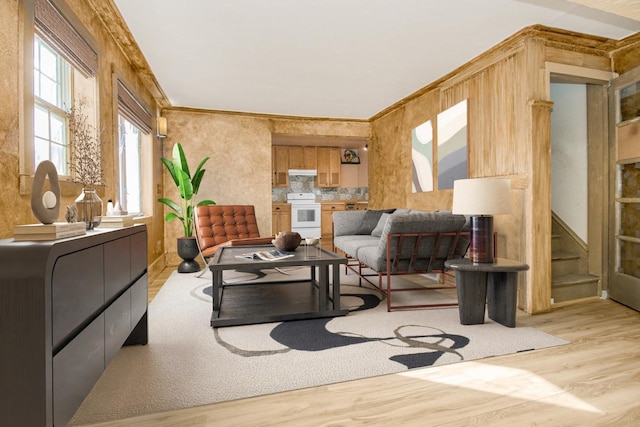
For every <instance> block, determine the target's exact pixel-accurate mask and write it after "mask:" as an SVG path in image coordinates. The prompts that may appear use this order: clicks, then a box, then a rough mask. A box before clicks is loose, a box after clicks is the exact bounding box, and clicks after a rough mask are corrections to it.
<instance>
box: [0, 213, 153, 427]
mask: <svg viewBox="0 0 640 427" xmlns="http://www.w3.org/2000/svg"><path fill="white" fill-rule="evenodd" d="M147 289H148V279H147V228H146V226H145V225H135V226H133V227H127V228H122V229H109V230H92V231H89V232H87V234H86V235H85V236H80V237H72V238H68V239H61V240H55V241H44V242H15V241H14V240H13V239H5V240H0V396H2V398H1V399H0V425H2V426H5V425H6V426H66V425H67V423H68V422H69V420H70V419H71V418H72V417H73V415H74V413H75V412H76V410H77V409H78V407H79V406H80V404H81V403H82V401H83V400H84V398H85V397H86V395H87V394H88V393H89V392H90V391H91V388H92V387H93V385H94V384H95V383H96V381H97V380H98V378H99V377H100V375H101V374H102V372H103V371H104V369H105V368H106V366H107V364H108V363H109V361H110V360H111V359H112V358H113V357H114V356H115V354H116V353H117V352H118V350H119V349H120V347H122V345H123V344H146V343H147V337H148V335H147V334H148V332H147V331H148V330H147Z"/></svg>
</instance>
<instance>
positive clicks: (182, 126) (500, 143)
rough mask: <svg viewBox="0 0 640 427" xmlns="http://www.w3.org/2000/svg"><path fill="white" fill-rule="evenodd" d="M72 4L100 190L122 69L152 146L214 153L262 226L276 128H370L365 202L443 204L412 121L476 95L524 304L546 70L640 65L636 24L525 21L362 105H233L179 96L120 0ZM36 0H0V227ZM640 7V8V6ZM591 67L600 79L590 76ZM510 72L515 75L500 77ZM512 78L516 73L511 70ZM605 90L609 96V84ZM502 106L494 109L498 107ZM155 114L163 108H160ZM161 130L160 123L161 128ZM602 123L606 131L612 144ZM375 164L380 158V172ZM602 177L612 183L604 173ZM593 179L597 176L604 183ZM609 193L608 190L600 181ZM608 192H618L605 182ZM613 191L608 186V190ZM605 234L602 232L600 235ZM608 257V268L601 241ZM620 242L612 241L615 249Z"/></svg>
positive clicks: (544, 177)
mask: <svg viewBox="0 0 640 427" xmlns="http://www.w3.org/2000/svg"><path fill="white" fill-rule="evenodd" d="M53 3H54V4H55V5H56V6H57V7H59V9H60V11H61V12H62V14H63V15H64V16H65V18H67V19H69V20H70V21H71V22H72V24H74V25H75V26H77V27H76V28H77V29H78V31H79V32H80V33H81V35H82V36H86V37H87V38H89V39H91V43H90V44H92V45H93V46H94V47H95V49H96V50H97V51H98V52H99V56H98V61H99V67H98V69H99V71H98V73H97V74H96V80H97V82H98V88H99V97H98V98H99V108H98V110H99V114H100V122H101V123H102V124H103V130H104V134H103V137H104V140H105V141H110V142H107V143H106V144H105V146H104V148H103V153H104V162H105V184H104V186H102V187H101V188H99V189H98V192H99V194H100V195H101V197H102V198H103V200H105V201H106V200H107V199H111V198H114V196H115V195H116V194H117V188H116V184H115V183H116V182H117V178H116V167H115V165H116V154H115V152H116V150H115V143H114V142H113V141H115V139H116V137H115V133H116V130H115V128H116V124H115V120H114V117H115V116H116V115H117V114H116V110H117V108H116V107H115V106H114V105H115V101H114V99H115V97H114V93H115V89H114V79H117V78H118V77H119V78H120V79H121V80H123V81H125V82H127V84H128V85H129V87H130V89H132V91H134V92H135V93H136V95H137V96H138V97H139V101H140V102H141V103H142V104H144V105H145V106H146V107H147V108H148V109H149V110H150V112H151V113H152V116H153V117H154V118H155V117H160V116H161V117H164V118H166V119H167V123H168V135H167V137H166V138H164V139H157V138H155V137H152V138H149V140H148V144H149V148H148V150H149V154H150V157H151V158H153V159H156V160H157V159H159V158H160V157H169V156H170V150H171V148H172V146H173V144H174V143H176V142H180V143H182V144H183V145H184V147H185V150H186V151H187V154H188V156H189V158H190V159H199V158H202V157H203V156H210V157H211V160H210V161H209V163H208V164H207V174H206V178H205V181H204V184H203V187H202V189H201V192H200V194H199V197H202V198H203V199H204V198H206V199H213V200H215V201H216V202H217V203H219V204H252V205H255V206H256V210H257V212H258V218H259V228H260V230H264V234H269V233H270V230H271V203H272V188H271V162H269V161H268V159H270V158H271V146H272V139H273V135H274V134H277V135H312V136H332V137H345V138H354V137H355V138H365V139H367V140H368V141H369V143H368V149H369V151H368V164H369V176H368V187H369V206H370V208H372V209H385V208H395V207H404V208H408V209H412V208H413V209H423V210H436V209H449V208H450V207H451V201H452V191H451V190H435V191H432V192H424V193H413V192H412V190H411V174H410V171H411V150H410V141H409V140H408V136H409V135H410V134H411V129H413V128H414V127H416V126H417V125H419V124H420V123H422V122H424V121H425V120H429V119H432V118H435V117H436V116H437V114H438V113H440V112H441V111H443V110H445V109H447V108H448V107H450V106H452V105H454V104H456V103H457V102H459V101H461V100H464V99H468V102H469V124H470V126H469V157H468V165H469V166H468V174H469V176H470V177H491V176H499V177H508V178H510V179H511V181H512V195H513V214H512V215H510V216H508V217H501V218H496V231H497V232H498V236H499V240H498V243H499V244H498V251H499V252H498V255H499V256H504V257H508V258H511V259H515V260H519V261H522V262H525V263H527V264H528V265H529V266H530V269H529V271H528V272H527V273H526V274H525V275H524V276H523V278H522V280H521V283H520V288H519V304H518V305H519V308H520V309H521V310H523V311H524V312H526V313H529V314H536V313H545V312H548V311H550V310H551V309H552V305H551V298H550V292H551V290H550V286H551V253H550V251H549V250H548V248H549V247H550V246H551V243H550V242H551V235H552V231H551V220H550V215H551V200H550V185H551V183H550V182H549V180H550V178H549V170H550V164H549V163H550V156H549V155H548V151H549V150H550V148H549V140H550V135H549V133H550V127H549V122H550V116H551V109H552V103H551V102H550V98H549V85H550V83H551V80H550V79H551V77H550V76H551V74H554V75H555V76H558V75H562V76H571V77H572V78H574V79H578V80H581V81H590V82H593V81H596V80H597V81H601V80H599V79H600V78H601V77H600V76H602V75H604V74H606V73H608V74H609V75H611V76H613V74H612V73H613V72H616V73H617V74H619V75H624V74H625V73H628V72H632V71H633V70H634V69H635V68H636V67H638V65H640V57H638V54H637V52H638V47H639V44H640V37H639V36H638V34H635V35H632V36H630V37H628V38H625V39H623V40H609V39H604V38H602V37H597V36H590V35H584V34H577V33H573V32H570V31H566V30H560V29H554V28H550V27H543V26H538V25H534V26H530V27H527V28H523V29H521V30H520V31H518V32H517V33H515V34H513V35H511V36H509V37H507V38H506V39H505V40H503V41H502V42H500V43H499V44H497V45H495V46H493V47H492V48H491V49H489V50H487V51H485V52H484V53H482V54H481V55H479V56H477V57H475V58H473V60H471V61H469V62H468V63H465V64H464V65H462V66H460V67H459V68H456V69H453V70H450V72H449V73H448V74H446V75H443V76H440V77H439V78H438V79H437V80H435V81H432V82H429V83H428V84H427V85H426V86H424V87H422V88H416V89H415V90H416V91H415V92H414V93H412V94H411V95H409V96H407V97H405V98H403V99H398V100H397V102H395V103H394V104H392V105H389V106H387V107H386V108H385V109H383V110H381V111H379V112H376V113H375V114H374V115H373V116H371V117H369V118H367V119H343V118H315V117H296V116H280V115H267V114H255V113H242V112H230V111H213V110H207V109H199V108H187V107H183V106H181V105H174V104H173V103H172V102H170V100H169V98H168V97H167V96H166V95H165V94H164V92H163V89H162V87H161V85H160V84H159V83H158V81H157V80H156V78H155V76H154V72H158V71H157V70H152V69H150V68H149V66H148V64H147V62H146V60H145V58H144V55H143V54H142V52H141V51H140V49H139V48H138V47H137V46H136V44H135V40H134V39H133V38H132V34H131V33H130V31H129V30H128V29H127V28H126V25H125V24H124V23H123V22H122V21H121V16H120V14H119V13H118V12H117V8H116V6H115V4H114V2H112V1H109V2H99V1H94V0H92V1H88V2H85V1H79V0H73V1H72V0H68V1H63V0H54V1H53ZM33 4H34V2H33V1H31V0H18V1H13V2H2V5H0V12H1V13H0V16H1V18H0V23H1V24H2V25H1V28H2V30H0V40H1V42H2V45H3V46H4V48H3V50H2V53H1V55H2V59H3V61H2V63H1V64H0V70H2V76H3V81H4V84H2V85H0V94H2V95H3V99H5V100H11V101H10V102H5V103H3V105H2V106H0V111H2V113H3V114H1V115H0V135H1V146H0V147H1V148H0V151H1V152H2V156H1V158H0V165H2V166H3V167H2V168H1V169H0V170H1V171H2V172H0V177H1V178H2V179H0V189H2V193H3V195H4V197H3V199H2V201H1V202H0V212H2V215H1V218H0V236H1V237H3V238H11V237H12V235H13V227H14V226H15V225H18V224H27V223H32V222H34V218H33V215H32V213H31V209H30V204H29V199H30V188H31V183H32V179H31V176H32V175H33V171H34V169H35V165H33V164H31V163H29V162H28V160H29V159H30V158H29V154H28V152H29V150H27V149H25V147H26V146H27V145H28V141H30V140H31V139H30V138H29V137H30V135H32V133H31V132H30V131H29V130H28V123H30V120H29V119H28V117H29V116H30V115H31V113H30V111H32V105H31V104H30V103H29V100H30V99H32V96H31V92H30V88H32V85H31V83H28V81H30V79H31V76H32V75H33V74H32V69H31V68H30V67H29V66H28V65H29V64H30V60H28V59H25V58H29V53H32V52H31V50H30V48H29V46H31V44H32V38H33V19H34V18H33V8H34V6H33ZM635 19H639V18H638V17H636V18H635ZM593 70H595V71H597V72H598V74H597V76H598V79H594V77H593ZM505 82H509V84H505ZM511 82H517V84H515V83H514V84H511ZM600 96H601V99H600V104H606V102H605V98H604V97H605V96H606V95H605V94H601V95H600ZM496 118H499V120H497V119H496ZM154 124H155V122H154ZM153 133H155V129H154V132H153ZM607 138H608V135H607V129H602V130H601V132H600V136H599V140H600V142H601V144H600V146H601V147H602V150H603V151H602V152H608V148H607V147H608V146H609V145H608V144H609V141H608V139H607ZM602 162H603V170H604V171H603V176H608V175H609V173H610V172H609V171H611V170H612V166H613V167H614V166H615V161H613V160H602ZM374 171H375V172H374ZM149 181H150V185H149V187H150V188H151V189H152V193H153V198H154V199H155V198H157V197H161V196H165V197H169V198H174V197H175V196H176V194H177V193H176V192H175V189H174V188H173V187H172V186H171V185H169V184H170V178H169V177H168V175H167V174H166V173H165V172H164V171H163V169H162V164H161V163H160V162H158V161H154V163H153V165H152V167H151V173H150V178H149ZM603 187H604V184H603ZM80 191H81V187H80V186H79V185H78V184H72V183H64V182H63V184H62V196H63V200H62V205H63V206H64V205H70V204H72V203H73V201H74V199H75V197H76V196H77V195H78V194H79V192H80ZM596 191H599V190H596ZM602 193H604V191H602ZM603 197H604V198H603V203H602V206H605V205H607V206H609V204H610V200H611V198H612V197H613V195H610V194H606V195H603ZM610 197H611V198H610ZM164 213H165V212H164V210H163V207H162V206H161V205H160V204H158V203H155V204H153V206H152V208H151V210H150V212H149V214H148V215H147V216H146V217H145V218H143V219H140V220H139V221H140V222H144V223H146V224H147V227H148V236H149V239H148V254H149V275H150V278H151V280H153V279H154V278H156V277H158V275H159V274H160V273H161V272H162V271H163V270H165V268H166V267H167V266H172V265H176V264H177V262H178V256H177V253H176V249H175V241H176V238H177V237H178V236H179V235H180V232H181V231H180V227H179V226H178V225H177V224H173V223H165V222H164V221H163V216H164ZM603 240H607V239H603ZM604 252H605V255H604V256H603V259H602V260H601V264H600V270H601V271H602V272H603V273H605V274H604V276H603V277H605V279H603V280H605V283H604V284H603V289H606V277H607V274H606V273H607V271H608V269H609V260H608V255H607V252H606V251H604ZM612 252H613V251H612Z"/></svg>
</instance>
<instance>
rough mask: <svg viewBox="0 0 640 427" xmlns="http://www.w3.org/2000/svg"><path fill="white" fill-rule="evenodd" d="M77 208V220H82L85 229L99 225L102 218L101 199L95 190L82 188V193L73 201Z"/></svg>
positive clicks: (91, 228)
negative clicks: (85, 226)
mask: <svg viewBox="0 0 640 427" xmlns="http://www.w3.org/2000/svg"><path fill="white" fill-rule="evenodd" d="M75 205H76V209H78V222H80V221H84V223H85V224H86V225H87V230H93V229H94V228H95V227H97V226H99V225H100V221H101V220H102V199H101V198H100V197H98V194H97V193H96V190H94V189H92V188H83V189H82V193H80V195H79V196H78V198H77V199H76V201H75Z"/></svg>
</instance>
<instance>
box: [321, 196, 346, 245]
mask: <svg viewBox="0 0 640 427" xmlns="http://www.w3.org/2000/svg"><path fill="white" fill-rule="evenodd" d="M343 210H344V203H323V204H322V207H321V209H320V234H321V235H322V239H323V240H324V242H325V243H328V242H333V213H334V212H337V211H343Z"/></svg>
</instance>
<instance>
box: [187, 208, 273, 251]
mask: <svg viewBox="0 0 640 427" xmlns="http://www.w3.org/2000/svg"><path fill="white" fill-rule="evenodd" d="M194 216H195V217H194V228H195V231H196V239H198V246H199V247H200V251H201V252H202V255H203V256H204V257H207V258H208V257H210V256H212V255H213V254H214V253H215V252H216V250H217V249H218V248H219V247H220V246H235V245H239V244H242V245H264V244H268V243H270V242H271V237H265V238H261V237H260V231H258V223H257V220H256V212H255V208H254V207H253V205H214V206H196V208H195V213H194Z"/></svg>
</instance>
